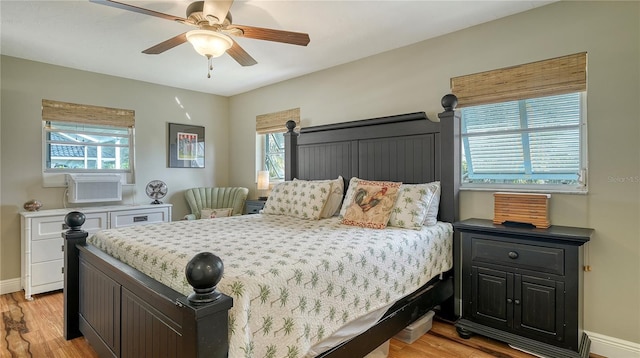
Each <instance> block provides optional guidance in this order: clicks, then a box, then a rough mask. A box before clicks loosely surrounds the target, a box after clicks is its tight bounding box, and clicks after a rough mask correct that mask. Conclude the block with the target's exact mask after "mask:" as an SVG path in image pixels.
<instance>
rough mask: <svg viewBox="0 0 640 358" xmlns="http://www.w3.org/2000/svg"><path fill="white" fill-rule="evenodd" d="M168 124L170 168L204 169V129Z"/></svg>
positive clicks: (187, 125)
mask: <svg viewBox="0 0 640 358" xmlns="http://www.w3.org/2000/svg"><path fill="white" fill-rule="evenodd" d="M168 124H169V128H168V133H169V140H168V142H167V143H168V146H167V150H168V153H167V158H169V162H168V166H169V168H204V127H202V126H192V125H189V124H179V123H168Z"/></svg>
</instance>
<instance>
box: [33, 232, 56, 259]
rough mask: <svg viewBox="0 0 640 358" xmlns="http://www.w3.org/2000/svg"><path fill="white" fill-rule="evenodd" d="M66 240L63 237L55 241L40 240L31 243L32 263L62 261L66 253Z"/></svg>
mask: <svg viewBox="0 0 640 358" xmlns="http://www.w3.org/2000/svg"><path fill="white" fill-rule="evenodd" d="M63 245H64V240H63V239H62V236H60V237H58V238H55V239H47V240H38V241H34V242H32V243H31V262H33V263H38V262H45V261H51V260H62V259H63V258H64V251H63V250H62V246H63Z"/></svg>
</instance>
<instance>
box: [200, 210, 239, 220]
mask: <svg viewBox="0 0 640 358" xmlns="http://www.w3.org/2000/svg"><path fill="white" fill-rule="evenodd" d="M232 212H233V208H222V209H210V208H203V209H201V210H200V219H215V218H224V217H227V216H231V213H232Z"/></svg>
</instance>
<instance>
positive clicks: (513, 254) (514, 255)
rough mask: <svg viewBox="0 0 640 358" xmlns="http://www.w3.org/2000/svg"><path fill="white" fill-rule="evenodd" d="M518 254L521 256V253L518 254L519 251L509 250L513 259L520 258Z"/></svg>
mask: <svg viewBox="0 0 640 358" xmlns="http://www.w3.org/2000/svg"><path fill="white" fill-rule="evenodd" d="M518 256H520V255H518V253H517V252H515V251H509V258H511V259H517V258H518Z"/></svg>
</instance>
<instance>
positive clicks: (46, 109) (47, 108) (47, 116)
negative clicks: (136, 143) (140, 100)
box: [42, 99, 136, 128]
mask: <svg viewBox="0 0 640 358" xmlns="http://www.w3.org/2000/svg"><path fill="white" fill-rule="evenodd" d="M135 115H136V112H135V111H133V110H130V109H118V108H108V107H98V106H90V105H86V104H75V103H67V102H58V101H52V100H48V99H43V100H42V120H43V121H59V122H74V123H84V124H94V125H101V126H114V127H129V128H133V127H134V126H135Z"/></svg>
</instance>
